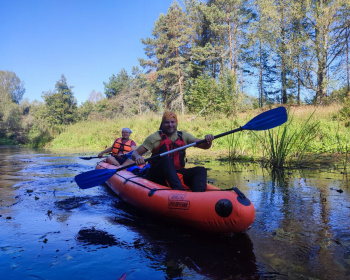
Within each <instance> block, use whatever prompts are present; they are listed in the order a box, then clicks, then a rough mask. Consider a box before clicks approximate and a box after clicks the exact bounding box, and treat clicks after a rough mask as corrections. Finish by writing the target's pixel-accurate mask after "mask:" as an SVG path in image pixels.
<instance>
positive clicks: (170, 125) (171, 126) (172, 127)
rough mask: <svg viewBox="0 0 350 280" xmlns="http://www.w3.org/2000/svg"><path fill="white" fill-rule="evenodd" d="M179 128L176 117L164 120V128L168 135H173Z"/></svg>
mask: <svg viewBox="0 0 350 280" xmlns="http://www.w3.org/2000/svg"><path fill="white" fill-rule="evenodd" d="M176 129H177V123H176V121H175V120H174V119H168V120H165V121H163V125H162V130H163V132H164V133H165V134H167V135H172V134H173V133H174V132H175V131H176Z"/></svg>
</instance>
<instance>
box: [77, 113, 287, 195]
mask: <svg viewBox="0 0 350 280" xmlns="http://www.w3.org/2000/svg"><path fill="white" fill-rule="evenodd" d="M287 118H288V117H287V111H286V108H284V107H278V108H275V109H271V110H269V111H266V112H263V113H261V114H259V115H258V116H256V117H254V118H253V119H251V120H250V121H249V122H248V123H246V124H245V125H244V126H241V127H239V128H236V129H233V130H230V131H227V132H224V133H221V134H218V135H216V136H214V139H217V138H220V137H223V136H225V135H228V134H232V133H235V132H237V131H241V130H266V129H271V128H274V127H276V126H279V125H281V124H283V123H285V122H286V121H287ZM205 141H206V140H205V139H203V140H200V141H197V142H193V143H191V144H188V145H185V146H182V147H180V148H177V149H174V150H171V151H167V152H165V153H162V154H159V155H155V156H153V157H150V158H147V159H145V161H146V162H147V161H151V160H153V159H157V158H160V157H163V156H166V155H168V154H171V153H174V152H177V151H181V150H184V149H187V148H189V147H192V146H195V145H199V144H201V143H204V142H205ZM135 165H136V163H132V164H129V165H126V166H123V167H120V168H118V169H95V170H91V171H88V172H84V173H81V174H79V175H77V176H75V182H76V183H77V184H78V186H79V187H80V188H81V189H88V188H91V187H95V186H98V185H101V184H103V183H104V182H105V181H107V180H108V179H109V178H111V177H112V176H113V174H115V173H116V172H118V171H120V170H123V169H127V168H129V167H132V166H135Z"/></svg>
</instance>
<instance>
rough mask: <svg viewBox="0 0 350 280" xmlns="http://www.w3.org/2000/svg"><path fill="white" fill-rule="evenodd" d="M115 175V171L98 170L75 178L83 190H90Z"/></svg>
mask: <svg viewBox="0 0 350 280" xmlns="http://www.w3.org/2000/svg"><path fill="white" fill-rule="evenodd" d="M113 174H115V169H96V170H91V171H87V172H84V173H81V174H79V175H77V176H75V178H74V179H75V182H76V183H77V184H78V186H79V188H81V189H88V188H92V187H95V186H98V185H101V184H103V183H104V182H106V181H107V180H108V179H109V178H111V177H112V176H113Z"/></svg>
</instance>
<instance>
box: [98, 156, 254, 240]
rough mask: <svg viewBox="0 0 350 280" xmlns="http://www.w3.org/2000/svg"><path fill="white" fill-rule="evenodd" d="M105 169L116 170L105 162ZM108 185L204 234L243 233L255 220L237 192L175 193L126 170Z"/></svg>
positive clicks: (136, 203) (210, 188) (101, 165)
mask: <svg viewBox="0 0 350 280" xmlns="http://www.w3.org/2000/svg"><path fill="white" fill-rule="evenodd" d="M104 168H108V169H116V166H114V165H110V164H108V163H105V162H100V163H98V164H97V166H96V169H104ZM106 183H107V185H108V186H109V187H110V188H111V189H112V190H113V191H114V192H115V193H116V194H117V195H118V196H119V197H120V198H121V199H123V200H124V201H125V202H127V203H129V204H131V205H133V206H134V207H137V208H139V209H141V210H143V211H147V212H149V213H151V214H153V215H156V216H159V217H163V218H165V219H167V220H172V221H175V222H179V223H182V224H185V225H188V226H190V227H195V228H197V229H200V230H204V231H212V232H225V233H238V232H242V231H244V230H246V229H247V228H249V227H250V226H251V224H252V223H253V221H254V218H255V209H254V205H253V203H252V202H251V201H250V200H249V199H248V198H247V197H245V195H244V194H243V193H241V192H240V191H239V190H238V189H237V188H234V191H232V190H230V191H227V190H220V189H219V188H217V187H214V186H212V185H209V184H208V185H207V191H205V192H191V191H188V190H185V191H180V190H173V189H171V188H169V187H167V186H162V185H158V184H156V183H153V182H151V181H149V180H146V179H144V178H141V177H136V175H134V174H133V173H131V172H129V171H125V170H121V171H118V173H116V174H114V175H113V176H112V177H111V178H110V179H109V180H108V181H107V182H106Z"/></svg>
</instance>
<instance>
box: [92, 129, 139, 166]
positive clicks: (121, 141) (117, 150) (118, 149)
mask: <svg viewBox="0 0 350 280" xmlns="http://www.w3.org/2000/svg"><path fill="white" fill-rule="evenodd" d="M131 133H132V131H131V129H130V128H128V127H125V128H123V129H122V137H120V138H117V139H116V140H115V141H114V143H113V145H112V146H111V147H109V148H107V149H105V150H103V151H102V152H101V153H99V154H98V157H99V158H101V157H102V156H103V154H106V153H112V155H111V156H108V157H107V158H106V162H108V163H110V164H113V165H116V166H121V165H127V164H130V163H134V161H132V160H131V159H130V153H131V152H132V151H134V150H135V149H136V143H135V142H134V141H133V140H131V139H130V134H131ZM128 155H129V157H128Z"/></svg>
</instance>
